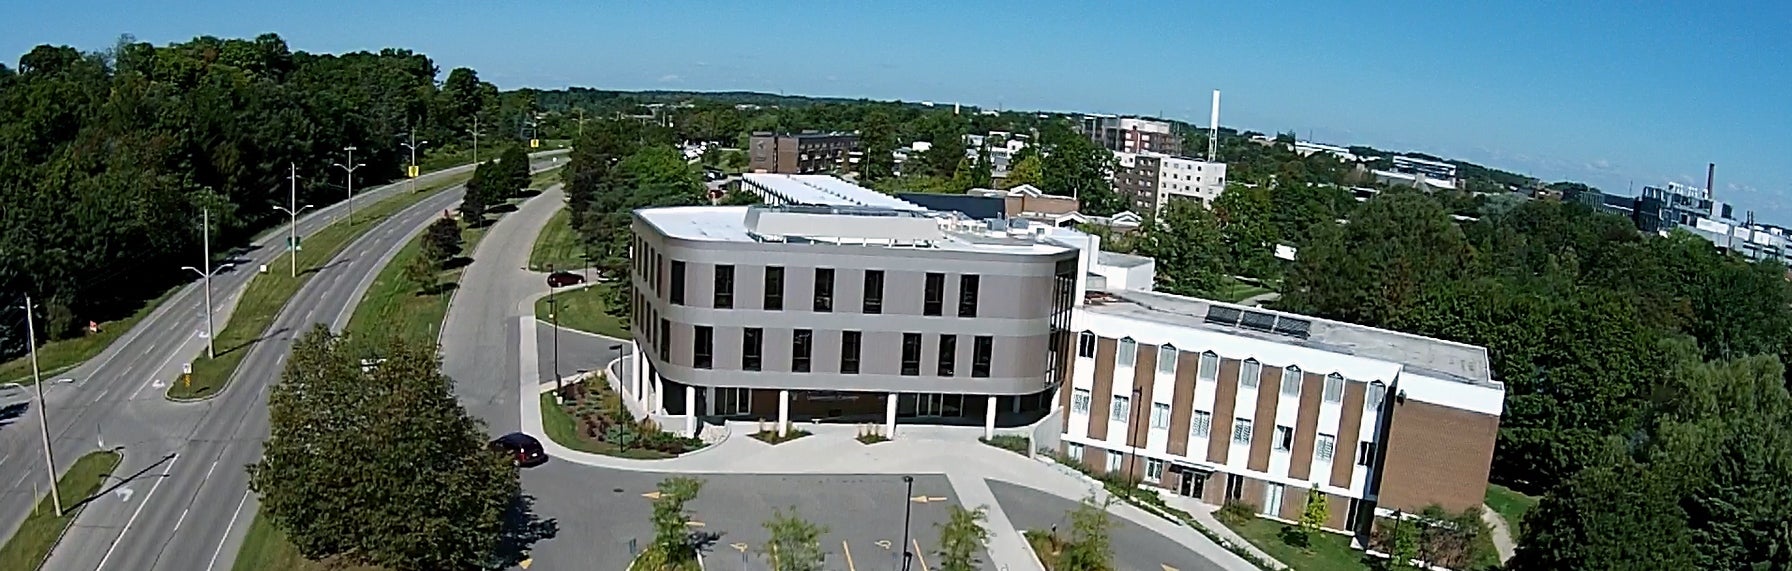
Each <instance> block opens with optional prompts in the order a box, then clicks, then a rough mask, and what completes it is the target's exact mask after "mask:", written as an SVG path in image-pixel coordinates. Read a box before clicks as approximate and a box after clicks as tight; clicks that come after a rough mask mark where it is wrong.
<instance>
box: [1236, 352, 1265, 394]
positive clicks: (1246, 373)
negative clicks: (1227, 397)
mask: <svg viewBox="0 0 1792 571" xmlns="http://www.w3.org/2000/svg"><path fill="white" fill-rule="evenodd" d="M1262 379H1263V364H1262V363H1259V362H1257V360H1256V359H1245V360H1244V364H1243V365H1240V366H1239V367H1238V384H1239V385H1240V386H1243V387H1244V388H1247V389H1251V390H1257V381H1260V380H1262Z"/></svg>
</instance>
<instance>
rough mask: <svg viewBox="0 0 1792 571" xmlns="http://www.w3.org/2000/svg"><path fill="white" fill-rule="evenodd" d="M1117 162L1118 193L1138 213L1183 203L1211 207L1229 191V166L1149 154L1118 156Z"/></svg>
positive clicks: (1123, 154)
mask: <svg viewBox="0 0 1792 571" xmlns="http://www.w3.org/2000/svg"><path fill="white" fill-rule="evenodd" d="M1114 159H1115V164H1116V167H1115V169H1114V174H1113V179H1114V191H1115V192H1117V193H1119V194H1120V196H1122V197H1125V198H1126V199H1127V202H1128V203H1129V204H1130V205H1131V207H1132V210H1134V211H1136V212H1149V213H1156V212H1158V211H1160V210H1163V207H1164V205H1166V204H1168V203H1169V201H1171V200H1179V199H1189V200H1198V201H1200V202H1201V204H1202V205H1203V206H1211V205H1212V204H1213V200H1214V199H1216V198H1219V196H1220V194H1221V193H1223V192H1225V191H1226V163H1216V162H1209V161H1203V160H1200V159H1192V158H1188V157H1179V156H1174V155H1166V154H1162V153H1149V152H1147V153H1128V152H1115V153H1114Z"/></svg>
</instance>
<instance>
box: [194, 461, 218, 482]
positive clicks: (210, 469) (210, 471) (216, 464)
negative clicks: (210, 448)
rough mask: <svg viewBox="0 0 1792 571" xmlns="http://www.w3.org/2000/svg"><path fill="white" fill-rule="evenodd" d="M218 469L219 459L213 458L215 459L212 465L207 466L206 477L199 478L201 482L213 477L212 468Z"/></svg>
mask: <svg viewBox="0 0 1792 571" xmlns="http://www.w3.org/2000/svg"><path fill="white" fill-rule="evenodd" d="M216 469H218V461H217V460H213V461H212V467H210V468H206V469H205V477H204V478H200V479H199V482H200V483H204V482H206V481H207V480H210V479H212V470H216Z"/></svg>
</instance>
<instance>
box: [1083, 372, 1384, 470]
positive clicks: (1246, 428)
mask: <svg viewBox="0 0 1792 571" xmlns="http://www.w3.org/2000/svg"><path fill="white" fill-rule="evenodd" d="M1092 400H1093V399H1092V396H1091V395H1090V393H1089V390H1088V389H1076V390H1075V391H1074V392H1072V394H1071V397H1070V410H1071V412H1072V413H1075V414H1083V415H1087V414H1089V408H1090V406H1091V405H1092V404H1093V403H1092V402H1091V401H1092ZM1108 412H1109V416H1108V418H1109V419H1112V420H1114V421H1117V422H1120V423H1121V424H1126V423H1128V422H1129V421H1130V420H1131V415H1132V399H1131V398H1129V397H1126V396H1122V395H1114V397H1113V400H1112V403H1111V404H1110V408H1109V410H1108ZM1191 412H1192V414H1191V418H1190V419H1189V428H1188V434H1189V438H1190V439H1204V438H1207V437H1208V436H1210V434H1211V433H1212V431H1213V413H1211V412H1207V411H1204V410H1197V411H1191ZM1254 423H1255V421H1253V420H1251V419H1248V418H1243V417H1238V418H1234V419H1233V422H1232V441H1233V442H1235V443H1238V444H1250V442H1251V433H1252V430H1253V424H1254ZM1151 428H1155V429H1168V428H1170V405H1168V404H1165V403H1151ZM1273 444H1274V445H1275V450H1276V451H1277V452H1288V451H1291V450H1293V447H1294V428H1293V427H1291V426H1284V425H1277V426H1276V435H1275V440H1274V441H1273ZM1336 447H1337V437H1336V436H1333V435H1330V434H1319V435H1318V436H1317V438H1316V439H1315V442H1314V453H1315V454H1317V455H1318V457H1319V459H1320V460H1323V461H1326V462H1330V461H1331V460H1332V455H1333V454H1334V451H1335V449H1336ZM1374 447H1375V443H1374V442H1370V441H1362V443H1361V446H1359V450H1358V457H1357V463H1358V464H1359V465H1363V466H1368V465H1369V463H1370V462H1371V461H1372V459H1373V457H1374V455H1375V454H1374Z"/></svg>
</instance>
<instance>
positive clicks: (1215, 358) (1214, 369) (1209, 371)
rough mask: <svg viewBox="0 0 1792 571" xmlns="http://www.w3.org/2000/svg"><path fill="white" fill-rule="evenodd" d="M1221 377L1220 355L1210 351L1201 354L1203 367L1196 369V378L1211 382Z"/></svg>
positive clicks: (1199, 380)
mask: <svg viewBox="0 0 1792 571" xmlns="http://www.w3.org/2000/svg"><path fill="white" fill-rule="evenodd" d="M1219 378H1220V356H1219V354H1218V353H1214V352H1213V351H1208V352H1205V353H1202V354H1201V368H1200V369H1199V370H1198V371H1196V374H1195V380H1196V381H1198V382H1206V383H1211V382H1213V381H1215V380H1218V379H1219Z"/></svg>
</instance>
